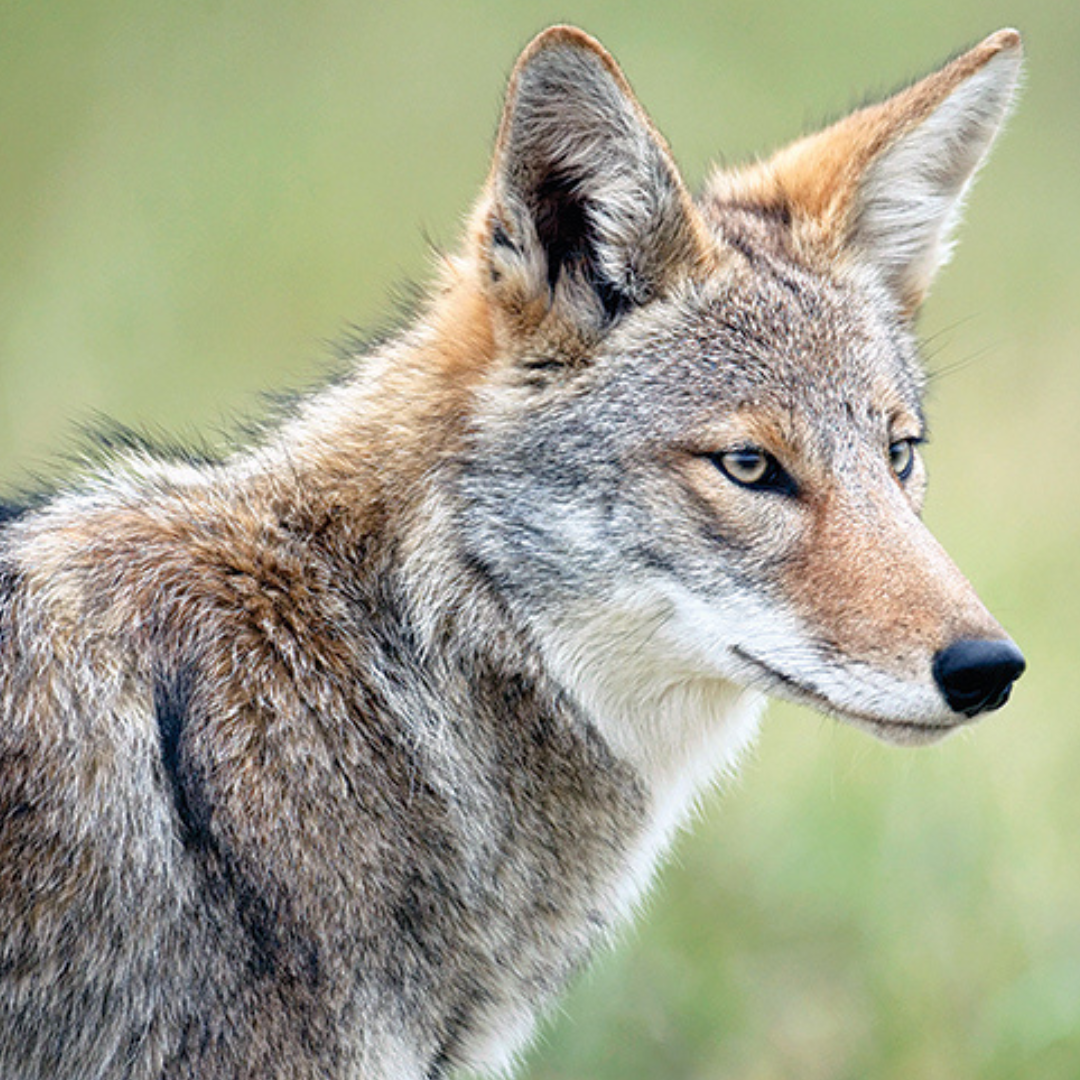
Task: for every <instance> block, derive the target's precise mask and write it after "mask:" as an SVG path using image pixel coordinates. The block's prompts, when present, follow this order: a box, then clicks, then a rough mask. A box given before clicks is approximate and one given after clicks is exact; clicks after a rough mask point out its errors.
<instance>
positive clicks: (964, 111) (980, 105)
mask: <svg viewBox="0 0 1080 1080" xmlns="http://www.w3.org/2000/svg"><path fill="white" fill-rule="evenodd" d="M1021 57H1022V50H1021V43H1020V35H1019V34H1018V33H1017V32H1016V31H1015V30H1001V31H999V32H998V33H996V34H993V35H991V36H990V37H988V38H987V39H986V40H985V41H983V42H982V43H981V44H979V45H977V46H976V47H975V48H973V49H971V50H970V51H968V52H966V53H964V54H963V55H961V56H959V57H957V58H956V59H955V60H953V61H952V62H951V63H949V64H946V65H945V66H944V67H943V68H941V69H940V70H939V71H936V72H935V73H934V74H932V75H930V76H928V77H927V78H925V79H922V80H921V81H919V82H917V83H915V84H914V85H912V86H910V87H908V88H907V89H906V90H903V91H901V92H900V93H898V94H896V95H894V96H893V97H891V98H888V99H887V100H886V101H883V102H881V103H880V104H877V105H871V106H869V107H867V108H863V109H860V110H858V111H857V112H854V113H852V114H851V115H850V116H847V117H846V118H844V119H843V120H841V121H839V122H838V123H836V124H833V125H832V126H831V127H828V128H826V129H825V130H823V131H820V132H818V133H816V134H813V135H810V136H807V137H806V138H803V139H800V140H799V141H798V142H795V143H793V144H791V145H790V146H788V147H786V148H785V149H783V150H781V151H780V152H779V153H777V154H776V155H774V156H773V157H772V158H770V159H768V160H767V161H764V162H761V163H758V164H756V165H753V166H751V167H749V168H746V169H742V170H737V171H734V172H729V171H719V172H717V173H715V174H714V175H713V176H712V177H711V178H710V180H709V182H708V183H707V185H706V189H705V192H704V195H703V198H702V206H703V209H704V211H705V213H706V215H711V216H713V217H715V218H721V219H722V216H723V213H724V210H725V208H729V207H732V206H735V207H741V208H746V209H753V210H758V211H760V212H761V213H763V214H766V215H768V216H769V217H770V218H771V219H773V220H783V221H785V222H790V223H791V237H792V240H793V242H795V243H802V244H804V245H806V246H808V247H809V248H810V249H811V250H817V251H820V252H823V253H824V254H825V255H826V256H827V257H833V258H835V257H838V256H839V257H844V256H851V257H853V258H855V259H858V260H861V261H862V262H864V263H866V264H868V265H870V266H872V267H874V268H875V269H876V270H877V271H878V273H879V274H880V275H881V278H882V279H883V281H884V283H885V284H886V286H887V287H888V288H889V289H890V290H891V291H892V292H893V294H894V295H895V297H896V299H897V301H898V303H899V305H900V307H901V308H902V309H903V310H904V311H906V312H908V313H911V312H913V311H914V310H915V309H916V308H917V307H918V306H919V305H920V304H921V303H922V301H923V299H924V298H925V296H926V293H927V291H928V289H929V287H930V284H931V281H932V280H933V277H934V274H935V273H936V271H937V270H938V268H939V267H940V266H942V265H943V264H944V262H945V261H946V260H947V258H948V255H949V253H950V250H951V235H952V231H953V229H954V228H955V226H956V224H957V222H958V220H959V216H960V211H961V209H962V205H963V201H964V197H965V195H966V194H967V191H968V189H969V187H970V185H971V181H972V179H973V178H974V176H975V173H976V172H977V170H978V168H979V166H980V164H981V163H982V162H983V160H985V157H986V154H987V152H988V150H989V148H990V146H991V144H992V143H993V141H994V138H995V136H996V135H997V133H998V131H999V130H1000V128H1001V126H1002V123H1003V121H1004V120H1005V118H1006V116H1007V114H1008V112H1009V109H1010V107H1011V104H1012V101H1013V98H1014V95H1015V90H1016V85H1017V82H1018V77H1019V72H1020V65H1021Z"/></svg>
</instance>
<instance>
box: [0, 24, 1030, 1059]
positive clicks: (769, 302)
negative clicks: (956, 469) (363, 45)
mask: <svg viewBox="0 0 1080 1080" xmlns="http://www.w3.org/2000/svg"><path fill="white" fill-rule="evenodd" d="M1019 66H1020V41H1019V37H1018V35H1017V34H1016V33H1015V32H1014V31H1011V30H1003V31H1001V32H999V33H997V34H994V35H993V36H992V37H989V38H987V39H986V40H985V41H984V42H983V43H982V44H980V45H978V46H976V47H975V48H973V49H972V50H971V51H969V52H967V53H965V54H963V55H962V56H960V57H959V58H958V59H955V60H953V61H952V62H951V63H949V64H947V65H946V66H945V67H943V68H941V69H940V70H939V71H937V72H936V73H934V74H932V75H930V76H929V77H928V78H926V79H924V80H922V81H921V82H918V83H916V84H915V85H914V86H912V87H910V88H909V89H907V90H904V91H903V92H901V93H899V94H897V95H896V96H894V97H892V98H890V99H888V100H886V101H884V102H883V103H881V104H878V105H873V106H870V107H867V108H865V109H862V110H860V111H858V112H856V113H854V114H852V115H851V116H849V117H847V118H846V119H844V120H841V121H840V122H838V123H836V124H834V125H833V126H832V127H829V128H827V129H825V130H823V131H821V132H820V133H817V134H813V135H810V136H808V137H806V138H803V139H801V140H800V141H798V142H796V143H794V144H793V145H791V146H789V147H787V148H786V149H783V150H781V151H780V152H779V153H777V154H776V155H775V156H773V157H771V158H769V159H767V160H764V161H762V162H760V163H758V164H755V165H752V166H750V167H748V168H745V169H741V170H736V171H720V172H717V173H716V174H715V175H714V176H713V177H712V178H711V179H710V180H709V181H708V182H707V184H706V185H705V187H704V191H703V192H702V193H701V195H700V196H699V197H697V198H692V197H691V195H690V194H689V193H688V191H687V188H686V187H685V185H684V183H683V180H682V179H681V178H680V175H679V173H678V171H677V169H676V166H675V164H674V162H673V159H672V157H671V155H670V153H669V151H668V149H667V146H666V144H665V143H664V141H663V139H662V138H661V136H660V135H659V134H658V133H657V131H656V130H655V128H654V127H653V126H652V124H651V123H650V121H649V119H648V117H647V116H646V114H645V113H644V111H643V110H642V108H641V107H640V105H639V104H638V103H637V100H636V99H635V98H634V96H633V94H632V92H631V90H630V87H629V85H628V83H627V82H626V80H625V78H624V77H623V75H622V73H621V72H620V70H619V69H618V67H616V65H615V63H614V61H613V60H612V59H611V57H610V56H609V55H608V54H607V53H606V52H605V51H604V50H603V49H602V48H601V46H600V45H599V44H597V43H596V42H595V41H593V40H592V39H591V38H589V37H588V36H586V35H585V34H584V33H582V32H580V31H578V30H574V29H570V28H566V27H556V28H553V29H551V30H548V31H546V32H545V33H543V34H541V35H540V36H539V37H538V38H537V39H536V40H535V41H533V43H532V44H531V45H530V46H529V47H528V48H527V49H526V50H525V52H524V53H523V55H522V56H521V58H520V60H519V61H518V64H517V67H516V68H515V70H514V72H513V75H512V77H511V80H510V85H509V89H508V93H507V101H506V108H505V111H504V114H503V118H502V122H501V125H500V128H499V132H498V137H497V140H496V144H495V149H494V157H493V162H492V166H491V171H490V174H489V177H488V180H487V182H486V185H485V187H484V189H483V192H482V194H481V196H480V199H479V201H478V203H477V206H476V209H475V212H474V214H473V216H472V218H471V222H470V226H469V229H468V232H467V236H466V238H465V240H464V242H463V244H462V247H461V251H460V254H459V255H458V256H456V257H455V258H452V259H449V260H447V262H446V264H445V267H444V269H443V273H442V277H441V280H440V281H439V282H438V285H437V287H436V288H435V289H433V291H432V292H431V294H430V296H429V298H428V300H427V302H426V304H425V305H424V307H423V310H422V312H421V314H420V316H419V318H418V320H417V321H416V323H415V324H414V325H413V326H412V327H411V328H409V329H408V330H407V331H405V332H404V333H402V334H400V335H399V336H398V337H396V338H395V339H394V340H392V341H390V342H389V343H388V344H386V345H384V346H382V347H381V348H379V349H378V350H377V351H376V352H374V353H373V354H372V355H370V356H368V357H366V358H365V359H364V362H363V366H362V371H361V370H359V367H358V370H357V373H356V374H355V376H353V377H352V378H350V379H347V380H346V381H344V382H342V383H340V384H337V385H334V386H332V387H330V388H327V389H324V390H322V391H319V392H317V393H314V394H313V395H311V396H310V397H308V398H307V399H306V400H304V401H302V402H301V403H300V404H299V405H298V406H297V407H296V408H295V410H294V411H293V412H292V413H291V414H290V416H289V417H288V418H286V419H285V420H284V421H283V422H282V423H281V424H280V425H279V426H277V427H276V428H275V429H274V430H273V431H271V432H270V433H268V434H265V435H263V436H261V437H260V438H259V439H258V440H257V441H256V442H255V443H254V444H253V445H248V446H245V447H244V448H242V449H239V450H237V451H236V452H234V453H232V454H231V455H229V456H227V457H225V458H224V459H222V460H220V461H216V462H211V463H196V462H192V461H186V460H183V459H181V458H166V457H164V456H161V455H155V454H154V453H153V452H151V451H149V450H145V449H140V448H131V449H128V450H125V451H123V452H118V453H116V454H115V455H114V459H113V460H112V461H111V462H110V463H109V465H108V466H107V467H103V468H101V469H99V470H98V471H96V472H95V473H94V474H93V475H89V476H87V477H84V478H83V479H81V480H79V481H78V482H77V483H76V484H73V486H72V487H71V488H70V489H68V490H66V491H64V492H62V493H59V494H56V495H54V496H52V497H51V498H48V499H41V500H37V501H33V502H31V503H30V504H29V505H28V506H23V507H19V506H11V507H8V508H6V509H5V510H4V511H3V513H2V514H0V1076H3V1077H4V1078H6V1080H44V1078H46V1077H48V1078H56V1077H63V1078H66V1080H75V1078H86V1080H121V1078H123V1080H165V1078H169V1080H179V1078H199V1080H237V1078H252V1080H255V1078H258V1080H271V1078H274V1077H280V1078H286V1077H287V1078H289V1080H302V1078H312V1080H314V1078H319V1080H329V1078H340V1080H344V1078H353V1080H356V1078H360V1077H364V1078H365V1080H376V1078H378V1080H422V1078H426V1080H435V1078H438V1077H442V1076H444V1075H448V1074H449V1073H451V1072H453V1071H454V1070H456V1069H458V1068H470V1069H489V1070H494V1069H499V1068H503V1067H505V1066H507V1065H508V1064H509V1063H510V1062H511V1061H512V1060H513V1058H514V1056H515V1055H516V1054H517V1052H518V1051H519V1050H520V1048H521V1047H522V1046H523V1045H524V1043H525V1042H526V1041H527V1039H528V1036H529V1033H530V1031H531V1030H532V1028H533V1025H534V1020H535V1017H536V1016H537V1015H538V1014H539V1013H540V1012H541V1011H542V1010H543V1008H544V1007H545V1006H546V1005H547V1004H549V1003H550V1002H551V1000H552V998H553V996H554V995H556V994H557V993H558V992H559V991H560V989H561V988H562V987H563V986H564V985H565V984H566V982H567V980H568V979H569V978H570V977H571V976H572V975H573V974H574V972H575V971H576V970H577V969H578V968H579V967H580V966H581V965H582V964H583V963H584V962H585V961H586V960H587V958H588V956H589V954H590V952H591V951H592V950H593V949H594V947H595V946H596V944H597V943H598V941H600V940H602V939H603V937H604V935H605V934H606V933H607V932H608V931H609V929H610V928H611V927H612V926H613V925H615V924H617V923H618V922H619V921H620V920H621V919H623V918H624V917H625V916H626V915H627V914H628V912H629V910H630V908H631V907H632V905H633V902H634V900H635V898H636V897H637V896H638V895H639V894H640V892H641V890H642V889H643V888H644V887H645V886H646V884H647V882H648V880H649V877H650V875H651V873H652V871H653V868H654V866H655V864H656V862H657V860H658V858H659V856H660V854H661V853H662V851H663V850H664V847H665V845H666V843H667V842H668V840H669V838H670V837H671V835H672V833H673V831H674V830H675V829H677V828H678V827H679V825H680V824H681V823H682V822H683V820H684V819H685V817H686V815H687V812H688V810H689V808H690V806H691V804H692V802H693V800H694V798H695V796H696V795H697V794H698V793H699V792H700V791H701V789H702V788H703V787H704V786H705V785H707V784H708V783H709V782H710V780H711V779H713V778H714V777H716V776H717V775H718V774H719V773H720V772H722V771H723V770H724V769H726V768H729V767H731V766H732V765H733V764H734V762H735V760H736V758H737V756H738V753H739V751H740V750H741V749H742V748H743V747H744V746H745V745H746V744H747V743H748V741H749V740H750V739H751V738H752V737H753V735H754V731H755V728H756V726H757V722H758V716H759V712H760V707H761V702H762V700H763V695H764V694H770V693H771V694H776V695H780V696H782V697H787V698H791V699H793V700H795V701H801V702H805V703H809V704H811V705H814V706H816V707H818V708H819V709H821V710H823V711H825V712H827V713H830V714H832V715H835V716H836V717H838V718H839V719H841V720H845V721H848V722H850V723H852V724H855V725H857V726H859V727H861V728H864V729H866V730H868V731H869V732H871V733H873V734H875V735H878V736H881V737H883V738H885V739H888V740H891V741H893V742H897V743H908V744H916V743H924V742H927V741H930V740H932V739H936V738H938V737H940V736H942V735H944V734H946V733H948V732H950V731H953V730H954V729H956V728H957V727H959V726H961V725H963V724H965V723H966V722H967V721H968V720H970V719H971V718H972V717H975V716H977V715H979V714H981V713H984V712H986V711H988V710H990V709H994V708H997V707H998V706H999V705H1001V704H1003V703H1004V701H1005V699H1006V697H1007V696H1008V693H1009V690H1010V687H1011V686H1012V684H1013V682H1014V681H1015V679H1016V678H1017V677H1018V676H1019V674H1020V673H1021V671H1022V670H1023V666H1024V661H1023V658H1022V656H1021V654H1020V652H1019V651H1018V649H1017V648H1016V646H1015V645H1014V644H1013V643H1012V642H1011V641H1010V640H1009V638H1008V637H1007V636H1006V634H1005V632H1004V631H1003V630H1002V629H1001V627H1000V626H999V625H998V624H997V623H996V622H995V621H994V619H993V618H992V617H991V616H990V615H989V614H988V612H987V611H986V610H985V608H984V607H983V606H982V604H981V603H980V602H979V600H978V599H977V597H976V596H975V593H974V592H973V590H972V588H971V587H970V585H968V583H967V582H966V581H965V579H964V577H963V576H962V575H961V574H960V572H959V571H958V570H957V569H956V568H955V566H954V565H953V564H952V562H950V560H949V558H948V557H947V556H946V555H945V553H944V552H943V551H942V549H941V548H940V547H939V546H938V545H937V543H936V542H935V541H934V540H933V539H932V537H931V536H930V534H929V533H928V532H927V530H926V528H925V527H924V526H923V525H922V523H921V522H920V519H919V507H920V503H921V499H922V493H923V487H924V480H925V474H924V469H923V464H922V461H921V458H920V452H919V444H920V441H921V440H922V438H923V432H924V419H923V408H922V389H923V377H922V374H921V372H920V367H919V362H918V357H917V355H916V348H915V344H914V335H913V329H912V325H913V320H914V317H915V314H916V311H917V309H918V308H919V306H920V304H921V303H922V301H923V298H924V297H925V295H926V292H927V289H928V288H929V286H930V282H931V278H932V276H933V274H934V272H935V270H936V269H937V267H938V266H939V265H940V264H941V263H942V261H943V259H944V258H945V256H946V254H947V252H948V249H949V244H950V241H951V235H952V229H953V226H954V225H955V223H956V219H957V216H958V210H959V207H960V205H961V203H962V201H963V199H964V196H965V194H966V193H967V190H968V187H969V185H970V182H971V179H972V176H973V175H974V173H975V171H976V170H977V168H978V166H979V164H980V162H981V161H982V159H983V156H984V155H985V153H986V151H987V149H988V148H989V146H990V144H991V142H992V141H993V139H994V136H995V133H996V132H997V130H998V128H999V126H1000V124H1001V123H1002V121H1003V119H1004V117H1005V115H1006V113H1007V112H1008V109H1009V105H1010V100H1011V98H1012V95H1013V91H1014V87H1015V84H1016V80H1017V74H1018V69H1019Z"/></svg>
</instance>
